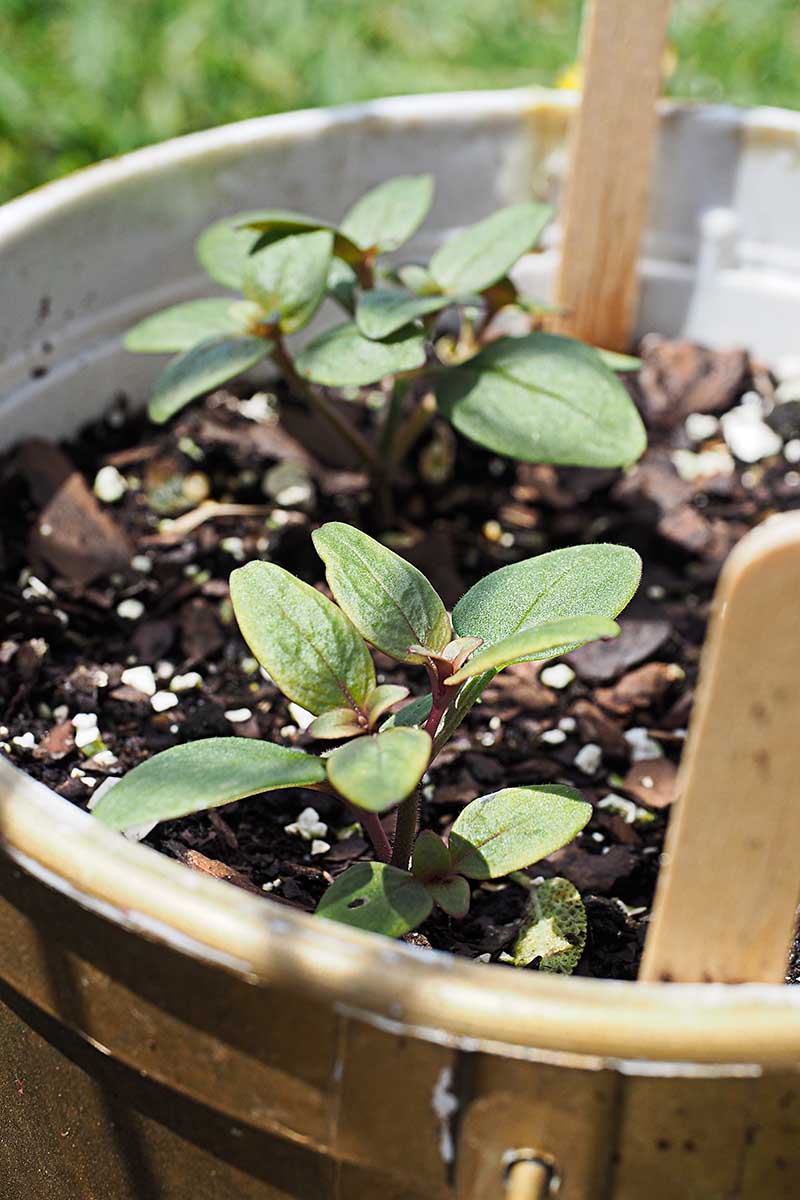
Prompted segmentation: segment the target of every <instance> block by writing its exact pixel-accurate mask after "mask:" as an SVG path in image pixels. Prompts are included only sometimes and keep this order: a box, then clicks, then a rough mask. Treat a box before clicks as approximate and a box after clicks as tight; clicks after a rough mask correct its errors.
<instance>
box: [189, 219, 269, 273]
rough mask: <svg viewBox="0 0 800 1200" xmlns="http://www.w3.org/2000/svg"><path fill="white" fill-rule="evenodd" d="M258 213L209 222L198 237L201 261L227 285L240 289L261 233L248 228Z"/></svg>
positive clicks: (202, 264)
mask: <svg viewBox="0 0 800 1200" xmlns="http://www.w3.org/2000/svg"><path fill="white" fill-rule="evenodd" d="M257 216H258V212H243V213H236V214H235V215H234V216H232V217H224V218H223V219H222V220H221V221H215V222H214V224H213V225H209V227H208V229H206V230H204V232H203V233H201V234H200V237H199V238H198V239H197V243H196V245H195V252H196V254H197V260H198V262H199V263H200V265H201V267H203V268H204V269H205V270H206V271H207V272H208V274H209V275H210V276H211V278H212V279H214V280H216V282H217V283H221V284H222V285H223V287H228V288H232V289H233V290H234V291H236V292H239V291H241V288H242V280H243V279H244V269H245V266H246V264H247V259H248V258H249V256H250V252H251V251H252V249H253V246H254V245H255V244H256V240H257V237H258V235H257V234H256V232H255V231H254V230H253V229H248V228H246V227H245V226H246V222H247V221H249V220H251V219H253V218H255V217H257Z"/></svg>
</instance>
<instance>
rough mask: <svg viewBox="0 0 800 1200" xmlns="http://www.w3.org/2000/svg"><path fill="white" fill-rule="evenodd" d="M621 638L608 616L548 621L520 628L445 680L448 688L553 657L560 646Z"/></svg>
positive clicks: (580, 644) (615, 624)
mask: <svg viewBox="0 0 800 1200" xmlns="http://www.w3.org/2000/svg"><path fill="white" fill-rule="evenodd" d="M618 635H619V625H617V623H616V621H611V620H609V619H608V618H607V617H565V618H564V619H563V620H561V621H546V622H545V623H544V624H542V625H535V626H534V627H533V628H531V629H521V630H520V631H519V633H512V635H511V637H508V638H503V640H502V641H500V642H495V643H494V645H493V646H487V648H486V649H485V650H479V651H478V653H477V654H473V656H472V658H471V659H469V661H468V662H467V663H465V665H464V666H463V667H462V668H461V670H460V671H456V673H455V674H454V675H451V676H450V678H449V679H446V680H445V684H446V685H447V686H449V687H455V686H457V685H458V684H460V683H463V682H464V680H465V679H471V678H472V676H473V675H482V674H483V672H484V671H502V669H503V667H510V666H511V664H512V663H518V662H526V661H530V660H531V659H532V658H535V657H541V656H542V655H544V654H552V653H553V651H554V650H557V649H558V647H559V646H564V645H568V646H571V645H575V646H583V645H585V644H586V642H593V641H595V639H596V638H613V637H617V636H618Z"/></svg>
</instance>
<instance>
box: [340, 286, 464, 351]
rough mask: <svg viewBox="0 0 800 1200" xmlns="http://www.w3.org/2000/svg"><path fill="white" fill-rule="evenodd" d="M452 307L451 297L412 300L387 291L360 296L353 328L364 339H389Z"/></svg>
mask: <svg viewBox="0 0 800 1200" xmlns="http://www.w3.org/2000/svg"><path fill="white" fill-rule="evenodd" d="M453 303H455V298H454V297H453V296H414V295H412V294H411V293H409V292H400V291H393V290H391V289H389V288H385V289H378V288H375V289H374V290H371V291H368V292H362V293H361V295H360V296H359V298H358V304H357V305H356V324H357V325H358V328H359V330H360V331H361V333H363V335H364V337H367V338H370V339H372V340H375V339H378V340H379V339H380V338H385V337H389V335H390V334H392V333H396V332H397V330H398V329H403V328H404V327H405V326H406V325H409V324H410V323H411V322H412V321H416V320H417V318H418V317H425V316H427V315H428V314H429V313H436V312H441V310H442V309H443V308H447V306H448V305H449V304H453Z"/></svg>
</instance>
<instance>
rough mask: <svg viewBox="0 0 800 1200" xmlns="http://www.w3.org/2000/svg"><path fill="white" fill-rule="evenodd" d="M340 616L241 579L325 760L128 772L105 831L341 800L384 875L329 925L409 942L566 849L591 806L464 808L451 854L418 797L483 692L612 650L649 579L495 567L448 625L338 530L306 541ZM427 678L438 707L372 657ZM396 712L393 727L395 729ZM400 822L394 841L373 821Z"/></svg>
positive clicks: (609, 556) (526, 794) (240, 593)
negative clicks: (489, 889) (435, 918)
mask: <svg viewBox="0 0 800 1200" xmlns="http://www.w3.org/2000/svg"><path fill="white" fill-rule="evenodd" d="M313 538H314V544H315V546H316V549H317V551H318V553H319V554H320V557H321V558H322V559H323V561H324V563H325V567H326V575H327V581H328V586H329V587H330V590H331V592H332V594H333V596H334V599H335V601H336V603H334V602H333V601H331V600H329V599H328V598H327V597H326V596H325V595H323V594H322V592H320V591H317V590H316V589H315V588H313V587H310V586H309V585H308V584H306V583H303V582H301V581H300V580H299V579H296V578H295V577H294V576H293V575H291V574H290V573H289V572H288V571H285V570H284V569H283V568H282V567H279V566H276V565H275V564H274V563H269V562H261V561H256V562H250V563H248V564H247V565H246V566H244V567H240V568H239V569H237V570H236V571H234V572H233V574H232V576H231V598H232V601H233V607H234V611H235V613H236V618H237V620H238V622H239V627H240V629H241V631H242V634H243V636H244V638H245V640H246V642H247V643H248V645H249V646H250V648H251V650H252V652H253V654H254V655H255V657H256V658H257V659H258V661H259V662H260V663H261V665H262V666H263V667H264V669H265V670H266V671H267V672H268V673H269V675H270V676H271V678H272V679H273V680H274V682H275V683H276V684H277V686H278V687H279V688H280V689H281V691H282V692H283V693H284V694H285V695H286V696H287V697H288V698H289V699H290V700H293V701H294V702H295V703H297V704H300V705H302V706H303V707H304V708H305V709H307V710H308V711H309V712H311V713H312V714H314V720H313V721H312V723H311V724H310V726H309V733H310V734H311V735H312V736H313V737H316V738H318V739H320V740H321V741H322V742H324V743H329V744H330V743H339V744H338V745H336V747H335V748H333V749H328V750H326V751H325V752H323V753H322V754H321V755H320V756H316V755H312V754H307V753H305V752H304V751H302V750H295V749H290V748H289V747H286V746H279V745H274V744H272V743H270V742H259V741H255V740H251V739H249V738H235V737H234V738H210V739H208V740H205V741H199V742H194V743H189V744H186V745H180V746H175V747H173V748H172V749H169V750H165V751H163V752H162V753H161V754H156V755H155V756H154V757H153V758H151V759H149V760H147V761H146V762H144V763H142V764H140V765H139V766H137V767H135V768H134V769H133V770H132V771H131V772H129V774H128V775H126V776H125V777H124V778H123V779H122V780H121V781H120V782H119V783H118V784H116V786H115V787H113V788H112V789H111V790H110V791H109V792H108V793H107V794H106V795H105V796H103V797H102V799H101V800H100V802H99V804H98V805H97V806H96V807H95V809H94V816H95V817H96V818H98V819H99V820H100V821H102V822H104V823H105V824H106V825H108V826H110V827H111V828H114V829H121V830H125V829H127V828H129V827H131V826H136V825H142V824H145V823H148V822H157V821H165V820H169V819H172V818H175V817H181V816H186V815H187V814H189V813H195V812H201V811H203V810H205V809H210V808H214V807H217V806H219V805H223V804H229V803H230V802H231V801H233V800H238V799H241V798H242V797H244V796H252V795H255V794H257V793H261V792H267V791H271V790H273V789H275V788H288V787H301V788H312V789H316V790H318V791H324V792H327V793H329V794H331V795H334V796H336V797H338V798H339V799H340V800H341V801H342V803H343V804H344V805H345V806H346V807H347V808H349V809H350V810H352V811H353V812H355V813H356V814H357V818H358V820H359V821H360V822H361V824H362V826H363V828H364V830H365V832H366V834H367V835H368V836H369V838H370V839H371V841H372V844H373V847H374V850H375V855H376V861H374V862H360V863H357V864H355V865H354V866H351V867H349V868H348V869H347V870H346V871H345V872H344V873H343V874H342V875H340V876H339V878H338V879H337V880H336V881H335V883H333V884H332V886H331V887H330V888H329V889H328V891H327V892H326V893H325V895H324V896H323V898H322V901H321V902H320V905H319V908H318V915H319V916H320V917H325V918H328V919H331V920H335V921H341V922H343V923H345V924H348V925H355V926H357V927H359V928H361V929H369V930H373V931H375V932H378V933H384V934H388V935H389V936H391V937H399V936H401V935H402V934H404V933H407V932H408V931H409V930H411V929H413V928H414V927H415V926H417V925H419V924H420V923H421V922H422V921H424V920H425V918H426V917H427V916H428V914H429V913H430V911H431V909H432V907H433V905H434V904H438V905H439V906H440V907H441V908H443V909H444V910H445V911H446V912H447V913H449V914H451V915H452V916H463V915H464V914H465V913H466V912H467V909H468V907H469V898H470V888H469V881H470V880H485V879H496V878H499V877H500V876H504V875H507V874H509V872H513V871H519V870H521V869H523V868H524V867H527V866H530V865H531V864H532V863H535V862H537V861H538V860H539V859H541V858H543V857H545V856H546V855H548V854H552V853H553V852H554V851H555V850H557V849H558V848H559V847H561V846H563V845H565V844H566V843H567V842H569V841H570V840H571V839H572V838H573V837H575V835H576V834H577V833H579V832H580V830H581V829H582V828H583V826H584V825H585V824H586V822H587V821H588V819H589V816H590V815H591V806H590V805H589V804H587V803H586V802H585V801H584V800H582V799H581V797H580V795H579V794H578V793H577V792H576V791H575V790H574V789H572V788H570V787H564V786H561V785H554V784H547V785H531V786H528V787H510V788H504V789H502V790H501V791H499V792H494V793H492V794H490V795H488V796H481V797H480V798H479V799H477V800H473V801H472V802H471V803H469V804H467V805H466V807H465V808H464V809H463V811H462V812H461V813H460V815H459V816H458V818H457V820H456V822H455V824H454V825H453V828H452V830H451V831H450V837H449V841H448V842H447V844H445V843H444V842H443V841H442V839H441V838H440V837H438V836H437V835H436V834H435V833H434V832H433V831H431V830H422V832H419V831H418V822H419V802H418V795H419V789H420V784H421V781H422V779H423V776H424V775H425V773H426V771H427V770H428V769H429V767H430V766H431V764H432V763H433V761H434V760H435V758H436V756H437V754H438V753H439V751H440V750H441V749H442V747H443V746H444V745H445V744H446V743H447V741H448V740H449V738H450V737H451V736H452V734H453V733H454V731H455V730H456V728H457V727H458V726H459V724H460V723H461V721H463V719H464V717H465V716H466V714H467V712H468V711H469V709H470V708H471V707H472V705H473V704H475V702H476V701H477V699H478V697H479V696H480V693H481V692H482V691H483V689H484V688H485V687H486V685H487V684H488V683H489V681H490V680H491V679H492V678H493V677H494V676H495V675H496V674H497V672H498V671H501V670H503V668H504V667H507V666H510V665H511V664H512V663H518V662H529V661H534V660H541V659H546V658H550V657H552V656H554V655H559V654H564V653H566V652H567V651H569V650H572V649H574V648H575V647H577V646H579V645H582V644H584V643H585V642H588V641H592V640H594V639H596V638H609V637H614V636H615V635H616V634H617V633H618V632H619V630H618V627H617V625H616V624H615V623H614V621H613V620H612V618H613V617H615V616H616V615H617V614H618V613H619V612H620V611H621V609H623V608H624V607H625V605H626V604H627V603H628V601H629V600H630V598H631V596H632V595H633V593H634V591H635V589H636V586H637V584H638V580H639V573H640V563H639V558H638V556H637V555H636V554H635V552H634V551H632V550H629V549H627V548H626V547H623V546H614V545H590V546H576V547H572V548H569V549H565V550H556V551H553V552H552V553H550V554H542V555H540V556H539V557H537V558H531V559H527V560H526V561H523V562H519V563H513V564H511V565H509V566H505V567H501V568H500V570H498V571H495V572H493V573H492V574H491V575H488V576H487V577H486V578H484V579H482V580H481V581H480V582H479V583H477V584H476V585H475V586H474V587H472V588H471V589H470V590H469V591H468V592H467V593H466V595H464V596H463V597H462V599H461V600H459V602H458V604H457V605H456V606H455V609H454V610H453V613H452V617H451V616H450V615H448V613H447V612H446V610H445V607H444V605H443V603H442V601H441V599H440V598H439V596H438V595H437V594H436V592H435V591H434V589H433V588H432V586H431V585H430V583H429V582H428V581H427V579H426V578H425V577H424V576H423V575H422V574H421V573H420V572H419V571H418V570H417V569H416V567H413V566H412V565H411V564H410V563H408V562H406V561H405V560H404V559H402V558H400V557H399V556H398V555H397V554H395V553H394V552H393V551H391V550H389V549H387V547H386V546H384V545H382V544H381V543H380V542H377V541H375V540H373V539H372V538H370V537H368V536H367V535H366V534H364V533H361V532H360V531H359V530H357V529H354V528H352V527H350V526H348V525H343V524H340V523H338V522H331V523H329V524H326V525H323V526H322V527H321V528H320V529H318V530H317V531H316V533H314V535H313ZM370 646H371V647H374V648H375V649H377V650H380V651H381V652H382V653H383V654H385V655H388V656H389V657H391V658H393V659H395V660H396V661H397V662H398V663H403V664H406V665H407V666H416V667H419V668H420V670H421V671H424V672H425V673H426V674H427V677H428V682H429V690H428V691H427V692H426V693H425V694H423V695H421V696H419V697H417V699H415V700H413V701H411V702H410V703H408V704H407V705H406V706H405V707H403V708H402V709H400V710H399V711H397V710H396V706H397V705H398V704H399V703H400V702H401V701H403V700H405V699H406V698H407V696H408V689H407V688H405V687H401V686H398V685H395V684H379V683H378V682H377V680H376V675H375V668H374V665H373V661H372V657H371V654H370V649H369V647H370ZM391 710H395V711H394V712H393V713H392V712H391ZM395 807H396V808H397V819H396V825H395V831H394V837H393V841H392V842H390V840H389V837H388V836H387V833H386V831H385V830H384V826H383V824H382V823H381V820H380V816H381V814H383V813H386V812H388V811H389V810H390V809H392V808H395Z"/></svg>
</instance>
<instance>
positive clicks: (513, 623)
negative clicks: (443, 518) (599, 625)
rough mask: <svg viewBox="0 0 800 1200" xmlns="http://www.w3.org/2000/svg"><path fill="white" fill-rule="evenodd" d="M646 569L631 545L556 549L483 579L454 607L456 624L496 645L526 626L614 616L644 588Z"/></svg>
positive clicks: (465, 633)
mask: <svg viewBox="0 0 800 1200" xmlns="http://www.w3.org/2000/svg"><path fill="white" fill-rule="evenodd" d="M641 570H642V564H641V559H640V558H639V555H638V554H637V553H636V551H635V550H630V549H629V548H628V547H627V546H614V545H610V544H608V543H597V544H595V545H590V546H568V547H566V549H564V550H552V551H551V552H550V553H548V554H540V555H538V556H537V557H536V558H528V559H525V560H524V561H523V562H518V563H509V565H508V566H506V567H500V569H499V570H497V571H493V572H492V573H491V575H487V576H485V578H483V579H481V580H479V581H478V583H476V584H475V585H474V587H471V588H470V590H469V591H468V592H467V593H466V595H464V596H462V597H461V599H460V600H459V602H458V604H457V605H456V606H455V608H454V610H453V625H454V627H455V630H456V633H458V634H459V635H460V636H461V637H465V636H473V637H480V638H483V640H484V642H485V643H486V645H487V646H493V645H494V644H495V643H496V642H500V641H502V640H503V639H504V638H508V637H511V636H512V635H513V634H515V633H518V632H519V631H520V630H522V629H532V628H534V627H535V626H537V625H543V624H545V623H549V622H551V621H561V620H564V619H565V618H567V617H585V616H597V617H607V618H613V617H616V616H617V614H618V613H620V612H621V611H622V609H623V608H625V606H626V604H628V602H629V601H630V599H631V597H632V596H633V594H634V592H635V591H636V589H637V587H638V586H639V579H640V576H641ZM574 648H575V643H567V644H566V645H564V646H559V647H557V648H554V649H552V650H547V651H542V652H540V653H539V654H532V655H530V656H529V657H530V658H531V659H533V660H535V659H537V658H551V657H553V656H554V655H555V654H566V653H567V651H568V650H571V649H574Z"/></svg>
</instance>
